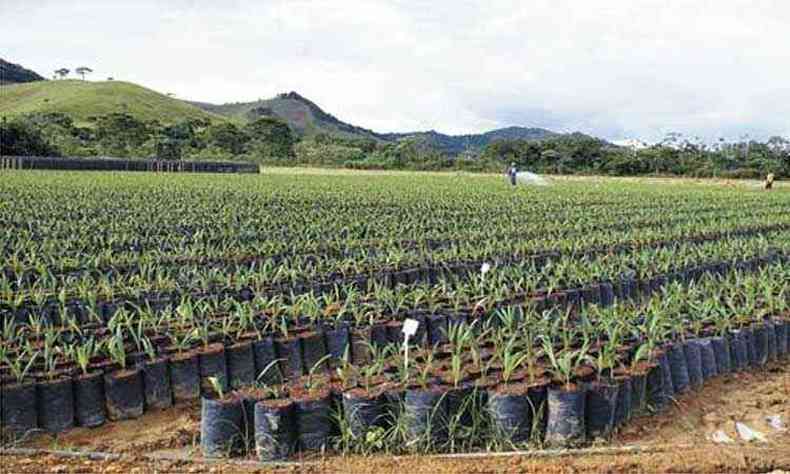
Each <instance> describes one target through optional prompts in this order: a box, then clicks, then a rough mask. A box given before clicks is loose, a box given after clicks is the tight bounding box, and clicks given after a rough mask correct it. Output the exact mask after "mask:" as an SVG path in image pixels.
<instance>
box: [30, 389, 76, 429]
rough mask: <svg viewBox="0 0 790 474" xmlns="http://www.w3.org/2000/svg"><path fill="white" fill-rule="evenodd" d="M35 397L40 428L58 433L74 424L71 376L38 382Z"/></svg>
mask: <svg viewBox="0 0 790 474" xmlns="http://www.w3.org/2000/svg"><path fill="white" fill-rule="evenodd" d="M37 399H38V404H37V406H36V409H37V412H38V426H39V427H40V428H42V429H44V430H46V431H48V432H50V433H60V432H63V431H66V430H68V429H70V428H72V427H73V426H74V383H73V382H72V380H71V378H63V379H56V380H52V381H50V380H46V381H41V382H39V383H38V385H37Z"/></svg>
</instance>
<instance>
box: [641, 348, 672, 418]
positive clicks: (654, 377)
mask: <svg viewBox="0 0 790 474" xmlns="http://www.w3.org/2000/svg"><path fill="white" fill-rule="evenodd" d="M661 357H663V358H664V359H666V354H663V353H662V354H661V355H660V356H659V358H661ZM666 380H667V378H666V377H665V376H664V370H662V368H661V362H660V360H659V361H658V363H657V364H656V365H654V366H652V367H650V368H649V369H648V370H647V374H646V376H645V408H647V410H649V411H650V412H653V413H656V412H659V411H662V410H663V409H665V408H666V407H667V406H668V405H669V399H670V397H671V395H670V394H669V393H667V391H666V389H665V386H664V383H665V382H666Z"/></svg>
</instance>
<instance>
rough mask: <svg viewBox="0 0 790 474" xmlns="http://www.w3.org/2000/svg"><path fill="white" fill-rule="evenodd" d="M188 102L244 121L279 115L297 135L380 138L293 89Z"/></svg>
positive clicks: (208, 110) (277, 116)
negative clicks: (259, 95)
mask: <svg viewBox="0 0 790 474" xmlns="http://www.w3.org/2000/svg"><path fill="white" fill-rule="evenodd" d="M190 104H193V105H195V106H197V107H200V108H201V109H203V110H205V111H207V112H211V113H215V114H219V115H223V116H225V117H229V118H233V119H238V120H241V121H244V122H249V121H253V120H255V119H257V118H259V117H276V118H280V119H282V120H284V121H285V122H287V123H288V124H289V125H290V126H291V128H292V129H293V130H294V131H295V132H296V133H298V134H299V135H307V136H310V135H314V134H316V133H327V134H330V135H336V136H344V137H348V138H374V139H381V138H380V137H379V135H378V134H377V133H375V132H373V131H372V130H368V129H366V128H362V127H357V126H355V125H351V124H348V123H345V122H343V121H341V120H339V119H338V118H336V117H335V116H334V115H332V114H329V113H327V112H324V111H323V110H322V109H321V108H320V107H319V106H318V105H316V104H315V103H313V102H312V101H310V100H308V99H306V98H304V97H302V96H301V95H299V94H297V93H296V92H288V93H286V94H279V95H278V96H276V97H274V98H271V99H265V100H257V101H255V102H235V103H230V104H222V105H215V104H207V103H204V102H190Z"/></svg>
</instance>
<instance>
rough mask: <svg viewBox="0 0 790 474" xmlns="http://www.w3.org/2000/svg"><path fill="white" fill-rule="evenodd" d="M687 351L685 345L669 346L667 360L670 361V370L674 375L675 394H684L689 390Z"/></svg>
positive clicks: (678, 343)
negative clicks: (684, 348)
mask: <svg viewBox="0 0 790 474" xmlns="http://www.w3.org/2000/svg"><path fill="white" fill-rule="evenodd" d="M685 352H686V351H684V350H683V344H682V343H680V342H677V343H675V344H672V345H671V346H669V349H668V351H667V358H668V359H669V370H670V373H671V374H672V388H673V389H674V391H675V393H683V392H685V391H686V390H688V389H689V385H690V384H689V372H688V366H687V365H686V353H685Z"/></svg>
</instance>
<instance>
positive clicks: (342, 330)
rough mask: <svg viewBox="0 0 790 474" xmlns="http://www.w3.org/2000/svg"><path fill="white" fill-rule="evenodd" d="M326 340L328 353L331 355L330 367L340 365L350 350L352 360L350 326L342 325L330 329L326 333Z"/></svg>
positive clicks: (349, 354)
mask: <svg viewBox="0 0 790 474" xmlns="http://www.w3.org/2000/svg"><path fill="white" fill-rule="evenodd" d="M324 339H325V341H326V353H327V354H329V355H330V356H331V359H330V360H329V365H330V367H338V366H339V365H340V363H341V361H342V360H343V357H345V355H346V350H348V356H349V362H350V361H351V349H350V347H349V344H351V339H350V335H349V331H348V327H346V326H341V327H338V328H334V329H329V330H327V331H326V332H325V333H324Z"/></svg>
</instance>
